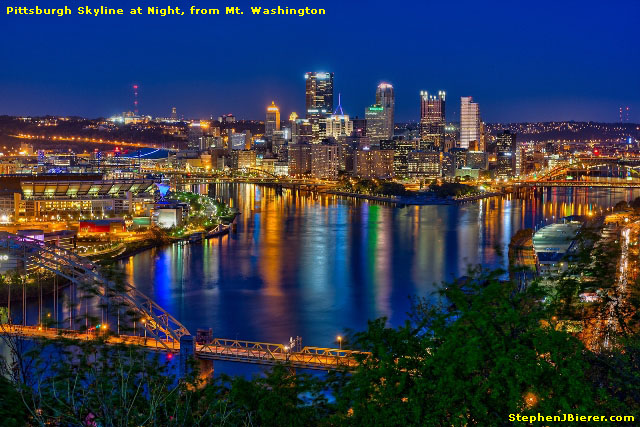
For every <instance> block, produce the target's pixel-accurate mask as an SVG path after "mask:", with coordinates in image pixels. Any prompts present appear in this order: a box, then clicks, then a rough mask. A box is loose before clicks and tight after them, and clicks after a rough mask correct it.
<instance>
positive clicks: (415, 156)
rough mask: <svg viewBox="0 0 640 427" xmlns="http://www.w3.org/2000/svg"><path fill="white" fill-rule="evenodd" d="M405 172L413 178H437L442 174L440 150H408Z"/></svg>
mask: <svg viewBox="0 0 640 427" xmlns="http://www.w3.org/2000/svg"><path fill="white" fill-rule="evenodd" d="M407 174H408V175H409V176H410V177H413V178H438V177H440V176H441V175H442V153H441V152H440V151H424V150H414V151H410V152H409V154H408V156H407Z"/></svg>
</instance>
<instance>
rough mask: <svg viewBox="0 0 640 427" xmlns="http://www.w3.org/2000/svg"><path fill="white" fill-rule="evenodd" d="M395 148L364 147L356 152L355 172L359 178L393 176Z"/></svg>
mask: <svg viewBox="0 0 640 427" xmlns="http://www.w3.org/2000/svg"><path fill="white" fill-rule="evenodd" d="M393 156H394V151H393V150H382V149H364V150H357V151H355V153H354V170H353V174H354V175H355V176H357V177H359V178H366V179H372V178H392V177H393Z"/></svg>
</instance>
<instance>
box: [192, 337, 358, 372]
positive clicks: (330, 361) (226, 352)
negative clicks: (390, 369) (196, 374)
mask: <svg viewBox="0 0 640 427" xmlns="http://www.w3.org/2000/svg"><path fill="white" fill-rule="evenodd" d="M196 354H197V356H198V357H199V358H203V359H218V360H229V361H238V362H248V363H257V364H266V365H275V364H280V363H287V364H289V365H291V366H292V367H297V368H306V369H322V370H327V369H340V368H344V369H353V368H355V367H357V366H358V357H366V356H367V355H368V353H364V352H358V351H353V350H342V349H335V348H322V347H304V348H302V349H301V350H300V351H293V350H292V349H290V348H288V347H287V346H285V345H282V344H272V343H263V342H254V341H241V340H228V339H221V338H216V339H214V340H213V341H212V342H211V343H207V344H198V345H196Z"/></svg>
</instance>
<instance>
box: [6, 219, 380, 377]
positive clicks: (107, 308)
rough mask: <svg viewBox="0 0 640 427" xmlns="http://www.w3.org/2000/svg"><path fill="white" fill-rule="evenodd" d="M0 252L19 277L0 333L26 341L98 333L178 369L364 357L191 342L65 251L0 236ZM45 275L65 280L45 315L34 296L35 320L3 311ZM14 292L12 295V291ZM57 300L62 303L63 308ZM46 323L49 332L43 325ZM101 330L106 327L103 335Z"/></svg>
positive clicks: (175, 325) (124, 286)
mask: <svg viewBox="0 0 640 427" xmlns="http://www.w3.org/2000/svg"><path fill="white" fill-rule="evenodd" d="M0 254H1V255H3V256H5V257H6V258H7V260H8V261H10V262H12V263H14V265H15V266H16V272H17V273H19V277H20V282H19V283H13V284H11V283H9V288H10V289H9V299H8V304H7V305H8V307H7V318H6V319H4V320H2V321H3V322H5V323H0V334H4V335H13V336H16V337H23V338H30V339H56V338H68V339H77V340H88V339H95V338H97V337H98V336H100V337H101V338H104V339H105V341H106V342H107V343H108V344H130V345H136V346H141V347H144V348H148V349H154V350H158V351H164V352H168V353H177V354H179V355H180V361H181V366H182V365H183V360H186V359H188V358H190V357H195V358H197V359H199V360H202V361H207V360H225V361H233V362H243V363H253V364H261V365H276V364H286V365H287V366H289V367H291V368H300V369H318V370H334V369H347V370H352V369H354V368H356V367H357V366H358V363H359V362H358V360H359V359H360V358H361V357H366V356H367V354H365V353H361V352H357V351H353V350H346V349H345V350H343V349H341V348H340V349H336V348H322V347H301V345H294V346H287V345H283V344H273V343H264V342H254V341H243V340H237V339H236V340H229V339H222V338H213V337H211V336H209V337H206V339H199V340H198V342H196V340H195V338H194V337H193V335H192V334H191V333H190V332H189V330H188V329H187V328H186V327H185V326H184V325H182V324H181V323H180V322H179V321H178V320H177V319H175V318H174V317H173V316H172V315H171V314H170V313H168V312H167V311H166V310H164V309H163V308H162V307H160V306H159V305H158V304H157V303H156V302H155V301H153V300H152V299H151V298H149V297H147V296H146V295H144V294H143V293H142V292H140V291H139V290H137V289H136V288H134V287H133V286H131V285H129V284H128V283H115V282H114V281H113V280H112V279H110V278H109V277H108V276H105V275H103V274H102V273H101V272H100V269H99V267H98V266H97V265H95V264H94V263H92V262H91V261H89V260H88V259H86V258H83V257H80V256H78V255H77V254H75V253H73V252H70V251H68V250H65V249H62V248H59V247H56V246H51V245H48V244H45V243H44V242H42V241H39V240H35V239H32V238H29V237H25V236H17V235H14V234H10V233H6V232H0ZM46 272H49V273H53V274H54V276H55V278H58V277H60V278H63V279H64V280H65V281H66V286H65V289H64V290H63V289H59V286H58V282H57V281H55V282H54V283H55V284H54V285H53V289H52V291H53V295H54V297H53V311H52V313H48V314H47V316H48V318H46V317H47V316H44V310H43V306H44V301H43V300H42V291H41V292H40V300H39V305H38V307H39V312H38V319H27V318H28V317H29V316H28V314H27V311H26V305H25V304H22V306H23V313H22V319H20V321H14V317H19V316H18V314H19V313H18V310H16V304H13V307H14V308H13V310H12V309H11V307H12V304H11V288H14V289H15V288H16V287H20V286H22V287H23V292H24V286H25V282H26V281H27V280H34V281H35V280H39V277H40V275H41V274H44V273H46ZM15 293H19V290H18V289H15V290H14V294H15ZM58 300H63V302H64V304H66V311H65V310H63V307H61V303H60V302H59V301H58ZM91 301H93V302H91ZM47 304H49V302H47ZM61 312H64V313H63V314H65V316H64V318H62V317H63V316H61V315H59V313H61ZM52 314H53V315H52ZM14 315H15V316H14ZM91 317H93V318H95V319H101V321H100V324H101V325H103V326H102V329H98V330H96V329H95V328H93V326H92V323H93V322H92V321H90V320H89V319H90V318H91ZM45 318H46V320H47V321H45ZM27 320H30V322H28V321H27ZM17 324H19V325H17ZM45 325H46V326H45ZM52 325H55V326H56V327H48V326H52ZM107 325H111V327H110V328H109V329H108V330H106V326H107ZM131 326H133V327H131ZM131 332H133V333H131Z"/></svg>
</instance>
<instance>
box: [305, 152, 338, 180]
mask: <svg viewBox="0 0 640 427" xmlns="http://www.w3.org/2000/svg"><path fill="white" fill-rule="evenodd" d="M339 165H340V161H339V159H338V145H336V144H324V143H322V144H312V145H311V176H312V177H314V178H316V179H330V180H334V179H337V178H338V168H339Z"/></svg>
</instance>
